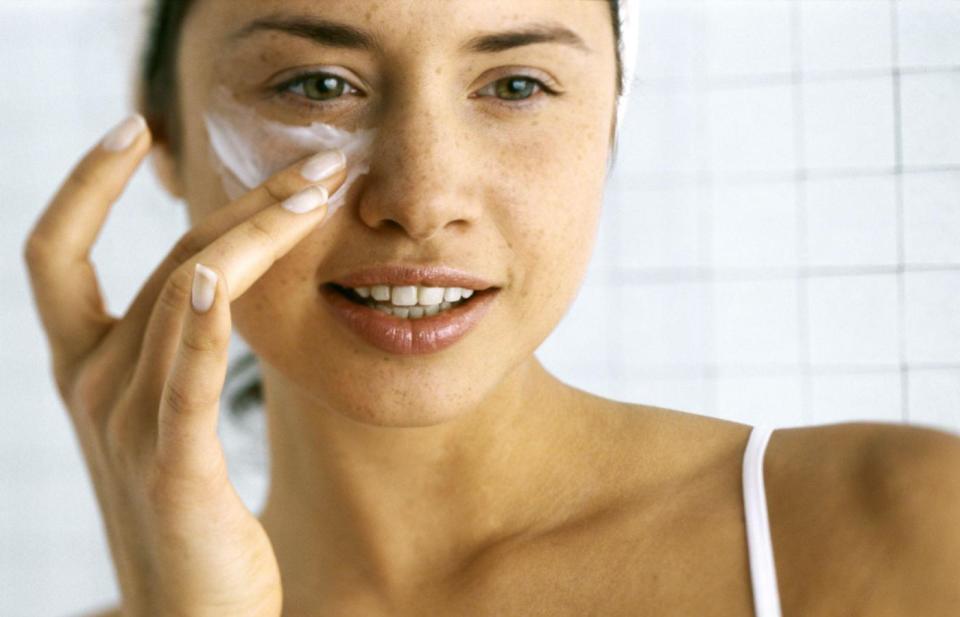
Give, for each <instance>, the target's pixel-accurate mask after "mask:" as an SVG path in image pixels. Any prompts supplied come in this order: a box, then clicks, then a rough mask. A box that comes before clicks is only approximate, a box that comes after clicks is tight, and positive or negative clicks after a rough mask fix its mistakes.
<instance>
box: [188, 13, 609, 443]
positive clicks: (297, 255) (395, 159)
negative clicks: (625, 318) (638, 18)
mask: <svg viewBox="0 0 960 617" xmlns="http://www.w3.org/2000/svg"><path fill="white" fill-rule="evenodd" d="M321 19H322V20H327V21H334V22H341V23H343V24H346V25H349V26H350V27H352V28H354V29H356V30H362V31H364V32H366V33H369V35H370V37H372V38H373V40H374V41H375V43H376V45H375V46H373V47H368V48H357V47H349V46H330V45H327V44H323V43H322V42H320V41H318V40H315V39H313V38H311V36H310V35H309V33H310V28H309V26H310V24H311V22H316V21H317V20H321ZM258 20H268V21H270V22H271V23H274V24H276V23H279V22H283V23H285V24H286V25H291V24H297V27H295V28H282V29H277V28H273V27H263V28H257V29H250V28H248V26H250V24H251V23H253V22H256V21H258ZM533 24H546V25H549V26H555V27H559V28H564V29H567V30H569V31H571V32H572V33H574V34H575V35H576V37H579V39H580V40H581V41H582V43H577V42H576V41H575V40H572V37H561V38H559V40H558V41H555V42H540V43H535V44H526V45H520V46H510V45H507V46H506V48H502V49H498V50H491V49H490V47H491V46H489V45H488V46H487V48H486V49H484V50H479V51H477V50H470V49H466V48H465V47H466V42H467V41H469V40H470V39H472V38H474V37H476V36H478V35H484V34H491V33H497V32H503V31H508V30H516V29H525V28H527V27H531V26H532V25H533ZM240 32H246V33H245V34H243V35H238V34H237V33H240ZM311 71H316V72H323V73H327V74H332V75H333V76H335V77H338V78H341V79H342V80H343V81H342V82H340V81H336V82H330V81H329V80H328V79H324V78H323V77H321V78H319V79H316V80H314V81H313V82H307V83H304V82H301V83H300V84H298V85H296V86H290V87H286V88H281V87H279V86H282V85H283V84H284V83H286V82H289V81H290V79H291V78H292V77H294V76H300V75H302V74H303V73H304V72H311ZM517 76H520V77H521V78H524V79H527V80H529V81H521V82H515V81H514V79H516V78H517ZM510 78H513V79H510ZM178 79H179V85H180V100H179V104H180V114H181V119H182V136H183V138H182V144H183V146H182V150H181V155H180V156H181V159H180V161H179V163H180V164H179V168H180V170H181V172H180V174H181V176H180V178H179V180H180V184H181V186H182V190H183V193H184V197H185V199H186V201H187V203H188V205H189V211H190V217H191V219H192V220H193V221H194V222H196V221H197V220H199V219H200V218H202V217H203V216H204V215H205V214H206V213H208V212H210V211H211V210H213V209H216V208H219V207H222V206H223V205H224V204H226V203H227V202H228V199H227V197H226V195H225V193H224V190H223V188H222V183H221V179H220V176H219V174H218V169H217V167H216V166H215V165H214V164H213V162H212V159H211V154H210V149H209V143H208V136H207V133H206V130H205V125H204V114H205V112H207V111H208V106H209V105H211V104H212V101H213V99H214V96H213V95H214V93H215V92H216V89H217V88H218V87H221V86H222V87H225V88H226V89H227V90H229V91H230V92H232V93H233V95H234V97H235V98H236V99H237V100H238V101H240V102H241V103H243V104H245V105H248V106H250V107H251V108H253V109H255V110H256V111H257V113H258V114H260V115H261V116H263V117H265V118H270V119H272V120H275V121H280V122H284V123H287V124H291V125H297V124H299V125H308V124H310V123H314V122H322V123H326V124H331V125H335V126H337V127H340V128H344V129H347V130H351V131H353V130H357V129H359V128H376V129H377V130H378V133H377V138H376V140H375V143H374V144H373V148H372V151H371V154H370V161H369V162H370V172H369V174H368V175H366V176H363V177H361V178H360V180H359V181H358V182H357V183H356V184H354V185H353V187H352V188H351V190H350V192H349V195H348V200H347V203H346V205H345V207H344V208H343V209H341V210H340V211H337V212H336V213H335V214H333V215H332V216H331V217H330V220H329V221H327V222H326V223H324V224H322V225H321V226H319V227H317V228H316V229H315V230H314V231H313V232H311V234H310V235H309V236H307V238H306V239H305V240H304V241H303V242H302V243H300V244H299V245H298V246H297V247H296V248H294V249H293V251H291V252H290V253H288V254H287V255H286V256H285V257H284V258H282V259H281V260H280V261H278V262H277V263H276V264H275V266H274V267H273V268H272V269H271V270H270V271H269V272H267V273H266V274H265V275H264V276H263V277H262V278H261V279H260V280H259V281H258V282H257V283H256V284H255V285H254V286H253V287H251V288H250V289H249V291H248V292H247V293H246V294H244V295H243V296H242V297H241V298H239V299H238V300H237V301H235V303H234V305H233V318H234V324H235V326H236V327H237V330H238V331H239V332H240V334H241V335H242V336H243V337H244V338H245V339H246V341H247V342H248V343H249V344H250V346H251V347H252V348H253V350H254V351H255V352H256V353H257V354H258V355H259V356H260V358H261V360H262V361H263V362H265V363H267V364H269V365H270V367H271V369H273V371H274V372H278V373H279V374H282V375H283V376H284V379H286V380H288V381H289V384H288V385H292V386H294V387H295V388H296V389H298V390H299V391H300V394H301V395H305V396H306V397H308V398H310V399H312V400H314V401H315V403H316V404H318V405H322V406H325V407H329V408H332V409H336V410H337V411H340V412H342V413H345V414H347V415H349V416H351V417H353V418H354V419H357V420H359V421H362V422H367V423H373V424H382V425H394V426H421V425H429V424H436V423H439V422H442V421H444V420H445V419H449V418H453V417H456V416H459V415H461V414H463V413H466V412H468V411H470V410H471V409H474V408H475V407H477V405H478V404H480V403H481V402H482V401H483V400H484V399H486V398H487V397H488V396H490V395H491V394H492V393H493V392H494V390H495V389H496V388H497V386H498V385H500V384H502V383H505V381H504V380H505V379H506V378H507V377H508V376H509V374H510V373H511V371H513V370H515V369H516V368H517V367H518V366H520V365H522V364H523V363H525V362H527V361H529V360H530V359H531V356H532V354H533V352H534V350H536V348H537V347H538V346H539V345H540V343H541V342H542V341H543V340H544V339H545V338H546V337H547V335H548V334H549V333H550V332H551V330H553V328H554V327H555V326H556V324H557V323H558V322H559V321H560V319H561V318H562V316H563V315H564V313H565V312H566V310H567V309H568V307H569V306H570V304H571V303H572V302H573V300H574V298H575V296H576V293H577V290H578V289H579V287H580V284H581V281H582V278H583V276H584V273H585V269H586V267H587V264H588V261H589V259H590V255H591V253H592V249H593V245H594V240H595V235H596V227H597V222H598V219H599V214H600V207H601V202H602V195H603V187H604V183H605V179H606V172H607V157H608V156H609V152H610V146H611V142H610V140H611V135H612V132H611V131H612V122H613V119H614V111H615V103H616V101H615V96H616V56H615V47H614V39H613V28H612V24H611V19H610V13H609V8H608V4H607V2H606V1H605V0H522V1H520V2H518V1H517V0H455V1H450V0H416V1H414V0H404V1H395V2H394V1H392V2H382V1H379V0H323V1H322V2H318V1H317V0H275V1H266V0H198V1H197V2H196V3H195V6H194V8H193V9H192V10H191V13H190V15H189V17H188V18H187V21H186V22H185V24H184V31H183V38H182V40H181V47H180V57H179V73H178ZM331 84H334V85H335V87H334V88H333V89H331V88H329V87H328V86H329V85H331ZM540 84H543V86H541V85H540ZM324 87H327V88H326V90H324V89H323V88H324ZM318 92H319V94H318ZM552 93H556V94H552ZM382 264H408V265H437V264H439V265H446V266H452V267H455V268H459V269H462V270H465V271H467V272H469V273H472V274H474V275H477V276H479V277H482V278H484V279H486V280H488V281H490V282H491V283H492V284H493V285H495V286H497V287H499V288H500V289H499V291H498V292H497V293H496V298H495V300H494V301H493V304H492V307H491V308H490V310H489V311H488V312H487V313H486V314H485V316H484V317H483V318H482V320H481V321H480V322H479V323H478V324H477V325H476V326H475V327H474V328H473V330H472V331H470V332H469V334H467V335H466V336H465V337H464V338H462V339H461V340H459V341H458V342H457V343H456V344H454V345H452V346H450V347H447V348H445V349H443V350H441V351H437V352H434V353H427V354H418V355H397V354H392V353H388V352H385V351H383V350H381V349H379V348H377V347H375V346H372V345H371V344H369V343H367V342H365V341H364V340H363V339H361V338H359V337H358V336H357V335H356V334H355V333H354V332H353V331H351V330H349V329H347V328H345V327H344V326H343V325H341V324H340V322H339V321H338V320H336V319H335V318H334V316H333V315H332V314H331V312H330V311H329V310H328V307H326V306H324V302H325V300H324V299H323V298H322V297H321V294H320V292H319V289H320V287H321V285H322V284H324V283H327V282H329V281H331V280H333V279H336V278H340V277H342V276H344V275H347V274H350V273H352V272H354V271H356V270H358V269H360V268H364V267H367V266H373V265H382Z"/></svg>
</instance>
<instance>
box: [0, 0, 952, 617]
mask: <svg viewBox="0 0 960 617" xmlns="http://www.w3.org/2000/svg"><path fill="white" fill-rule="evenodd" d="M644 6H645V10H644V11H643V20H642V25H641V28H642V31H643V32H642V45H641V50H640V56H641V57H640V75H639V77H638V82H637V83H638V86H637V93H636V96H635V98H634V99H633V104H632V109H631V111H630V116H629V118H628V125H627V126H626V127H625V130H626V132H627V139H626V143H625V146H624V148H623V150H622V151H621V158H620V161H619V165H618V168H617V169H616V171H615V174H614V176H613V178H612V180H611V183H610V186H609V188H610V190H609V193H608V196H607V201H606V205H605V212H604V220H603V226H602V231H601V236H600V238H599V245H598V248H597V253H596V256H595V259H594V262H593V263H592V266H591V271H590V274H589V276H588V279H587V280H586V282H585V284H584V287H583V290H582V292H581V294H580V296H579V298H578V300H577V302H576V303H575V304H574V306H573V307H572V309H571V311H570V313H569V314H568V316H567V317H566V318H565V319H564V321H563V323H562V324H561V325H560V327H559V328H558V330H557V331H556V333H555V334H554V335H553V336H552V337H551V338H550V339H549V340H548V341H547V342H546V343H545V344H544V345H543V347H542V348H541V349H540V351H539V352H538V355H539V356H540V357H541V358H542V359H543V361H544V362H545V363H546V365H547V366H548V367H549V368H550V369H551V370H552V371H554V372H555V373H556V374H557V375H559V376H561V377H562V378H563V379H565V380H567V381H569V382H571V383H574V384H576V385H578V386H580V387H583V388H585V389H588V390H591V391H594V392H597V393H600V394H603V395H606V396H609V397H612V398H617V399H624V400H630V401H636V402H644V403H647V404H654V405H660V406H666V407H671V408H676V409H682V410H686V411H692V412H695V413H700V414H705V415H710V416H716V417H721V418H727V419H732V420H736V421H740V422H747V423H751V424H753V423H757V422H759V421H768V422H772V423H774V424H777V425H783V426H796V425H805V424H825V423H834V422H843V421H863V420H867V421H883V422H908V423H915V424H924V425H928V426H932V427H936V428H941V429H943V430H948V431H953V432H960V242H958V239H960V114H958V110H960V2H957V1H934V0H755V1H752V2H744V1H737V2H734V1H723V0H714V1H707V0H702V1H700V2H691V1H680V0H669V1H663V2H646V3H645V4H644ZM140 7H141V4H140V3H139V2H137V1H134V0H127V1H121V0H115V1H108V0H101V1H94V0H87V1H77V0H75V1H61V2H55V1H52V0H47V1H43V0H29V1H27V0H23V1H12V0H0V85H2V89H0V140H2V141H0V196H2V202H3V204H4V218H3V225H2V226H0V251H3V254H2V259H0V264H3V265H2V267H0V276H2V277H3V278H2V282H3V290H4V291H3V294H2V304H0V317H2V323H0V336H2V339H0V353H2V354H3V355H2V359H0V362H2V375H3V376H2V379H0V400H3V401H4V405H3V406H2V408H0V419H2V426H3V429H2V430H0V615H3V616H8V615H9V616H24V617H27V616H33V615H37V616H40V615H43V616H47V617H49V616H57V615H61V616H70V615H77V614H80V613H81V612H82V611H84V610H86V609H89V608H93V607H96V606H99V605H101V604H106V603H110V602H115V601H116V598H117V593H118V592H117V587H116V583H115V581H114V578H113V570H112V566H111V562H110V560H109V552H108V547H107V544H106V539H105V535H104V533H103V530H102V528H101V523H100V515H99V511H98V509H97V504H96V501H95V498H94V495H93V492H92V487H91V484H90V482H89V478H88V476H87V473H86V469H85V467H84V463H83V460H82V457H81V454H80V450H79V447H78V445H77V443H76V441H75V440H74V437H73V434H72V431H71V428H70V424H69V421H68V419H67V416H66V413H65V411H64V409H63V408H62V406H61V404H60V402H59V400H58V398H57V396H56V393H55V390H54V388H53V385H52V382H51V379H50V377H49V374H48V370H47V363H48V357H47V352H46V347H45V342H44V340H43V338H42V336H41V331H40V329H39V325H38V321H37V319H36V317H35V315H34V311H33V307H32V305H31V303H30V300H29V296H28V287H27V281H26V276H25V269H24V267H23V264H22V260H21V248H22V243H23V239H24V237H25V234H26V232H27V230H28V229H29V227H30V226H31V225H32V223H33V222H34V220H35V219H36V217H37V215H38V213H39V211H40V209H41V208H42V207H43V206H44V203H45V201H46V199H47V198H48V197H49V195H50V194H51V193H52V192H53V191H54V189H55V187H56V185H57V184H58V183H59V181H60V179H61V178H62V177H63V175H64V174H65V173H66V172H67V170H68V169H69V168H70V166H71V165H72V163H73V162H74V161H75V159H76V158H77V156H78V155H79V154H80V153H81V152H82V151H83V150H84V149H85V148H86V147H87V146H88V145H89V144H91V143H93V142H94V141H96V140H97V139H98V138H99V137H100V135H101V134H102V133H103V132H104V131H105V130H107V129H108V128H109V127H110V126H111V125H113V124H114V123H115V122H116V121H118V120H119V119H120V118H122V117H123V115H124V114H125V113H126V112H127V110H128V101H129V96H128V82H129V77H130V76H131V74H132V71H133V69H134V61H135V59H136V58H137V52H138V46H139V39H140V32H141V29H142V24H143V21H142V11H141V8H140ZM185 229H186V219H185V217H184V214H183V210H182V208H181V207H180V206H179V205H178V204H176V203H174V202H172V201H171V200H169V199H168V198H166V197H165V196H164V195H162V194H161V192H160V190H159V189H158V186H157V184H156V182H155V181H154V179H153V178H152V177H151V175H150V174H149V173H142V174H141V175H140V176H139V177H138V178H137V179H136V180H135V181H134V182H133V184H132V186H131V188H130V190H129V192H128V194H127V195H126V196H125V197H124V199H123V200H122V201H121V202H120V203H119V204H118V206H117V207H116V209H115V210H114V211H113V213H112V214H111V216H110V219H109V221H108V223H107V226H106V229H105V231H104V234H103V236H102V240H101V242H100V243H99V244H98V245H97V246H96V248H95V250H94V259H95V261H96V263H97V266H98V269H99V272H100V274H101V277H102V283H103V287H104V291H105V293H106V294H107V297H108V304H109V307H110V308H111V310H112V311H113V312H114V313H121V312H122V311H123V310H124V309H125V308H126V305H127V303H128V302H129V301H130V300H131V299H132V297H133V295H134V294H135V292H136V290H137V288H138V287H139V285H140V283H141V282H142V280H143V279H144V278H145V277H146V275H147V273H148V272H149V271H150V270H151V269H152V267H153V266H154V264H155V263H156V262H157V261H158V260H159V259H160V258H161V256H162V255H163V254H164V253H165V252H166V250H167V248H168V247H169V246H170V245H171V244H172V243H173V242H174V240H175V239H176V238H177V237H178V235H179V234H180V233H181V232H183V231H184V230H185ZM239 349H240V348H239V347H237V348H236V350H235V351H239ZM260 420H261V418H260V416H257V415H253V416H251V417H250V418H249V419H248V420H247V423H248V424H249V426H244V425H243V424H241V423H237V422H224V423H223V435H224V440H225V442H226V443H227V445H228V448H229V449H230V452H231V454H230V457H231V458H230V460H231V473H232V474H233V475H234V477H235V481H236V482H237V484H238V486H239V487H240V490H241V493H242V494H243V495H244V496H245V499H246V500H248V504H249V505H250V506H251V507H252V508H257V509H258V508H259V504H260V503H261V499H262V497H263V495H264V490H265V484H264V480H263V478H264V473H265V469H266V464H267V462H266V460H265V457H264V451H263V447H262V446H263V444H262V440H261V439H260V437H259V433H258V432H257V431H258V430H259V428H260V426H261V424H262V422H261V421H260Z"/></svg>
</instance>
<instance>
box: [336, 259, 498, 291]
mask: <svg viewBox="0 0 960 617" xmlns="http://www.w3.org/2000/svg"><path fill="white" fill-rule="evenodd" d="M330 282H331V283H333V284H335V285H339V286H341V287H370V286H373V285H420V286H422V287H462V288H464V289H473V290H474V291H483V290H484V289H489V288H490V287H495V285H494V284H493V283H491V282H490V281H488V280H486V279H483V278H481V277H479V276H476V275H474V274H470V273H469V272H466V271H464V270H459V269H457V268H452V267H449V266H406V265H401V264H388V265H381V266H373V267H369V268H361V269H359V270H354V271H352V272H350V273H349V274H345V275H343V276H341V277H339V278H336V279H334V280H332V281H330Z"/></svg>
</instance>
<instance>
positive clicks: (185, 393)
mask: <svg viewBox="0 0 960 617" xmlns="http://www.w3.org/2000/svg"><path fill="white" fill-rule="evenodd" d="M197 398H198V397H197V396H195V395H194V394H193V393H192V392H190V391H189V390H188V389H187V388H185V387H184V386H183V385H182V384H180V383H178V382H176V381H175V380H170V381H168V382H167V385H166V387H165V388H164V391H163V403H164V405H166V406H167V409H169V410H170V411H172V412H174V413H175V414H182V415H186V414H189V413H191V412H192V411H193V410H194V409H197V408H198V407H200V401H198V400H197Z"/></svg>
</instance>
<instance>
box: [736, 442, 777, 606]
mask: <svg viewBox="0 0 960 617" xmlns="http://www.w3.org/2000/svg"><path fill="white" fill-rule="evenodd" d="M774 430H775V429H774V428H773V427H772V426H769V425H767V424H759V425H757V426H755V427H753V430H752V431H751V432H750V439H749V440H748V441H747V448H746V450H745V451H744V455H743V506H744V515H745V518H746V526H747V548H748V549H749V553H750V581H751V584H752V586H753V608H754V612H755V614H756V617H781V613H780V594H779V592H778V591H777V570H776V567H775V565H774V561H773V542H772V540H771V538H770V520H769V519H768V518H767V498H766V492H765V490H764V487H763V453H764V452H765V451H766V449H767V443H768V442H769V441H770V435H771V434H772V433H773V431H774Z"/></svg>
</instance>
